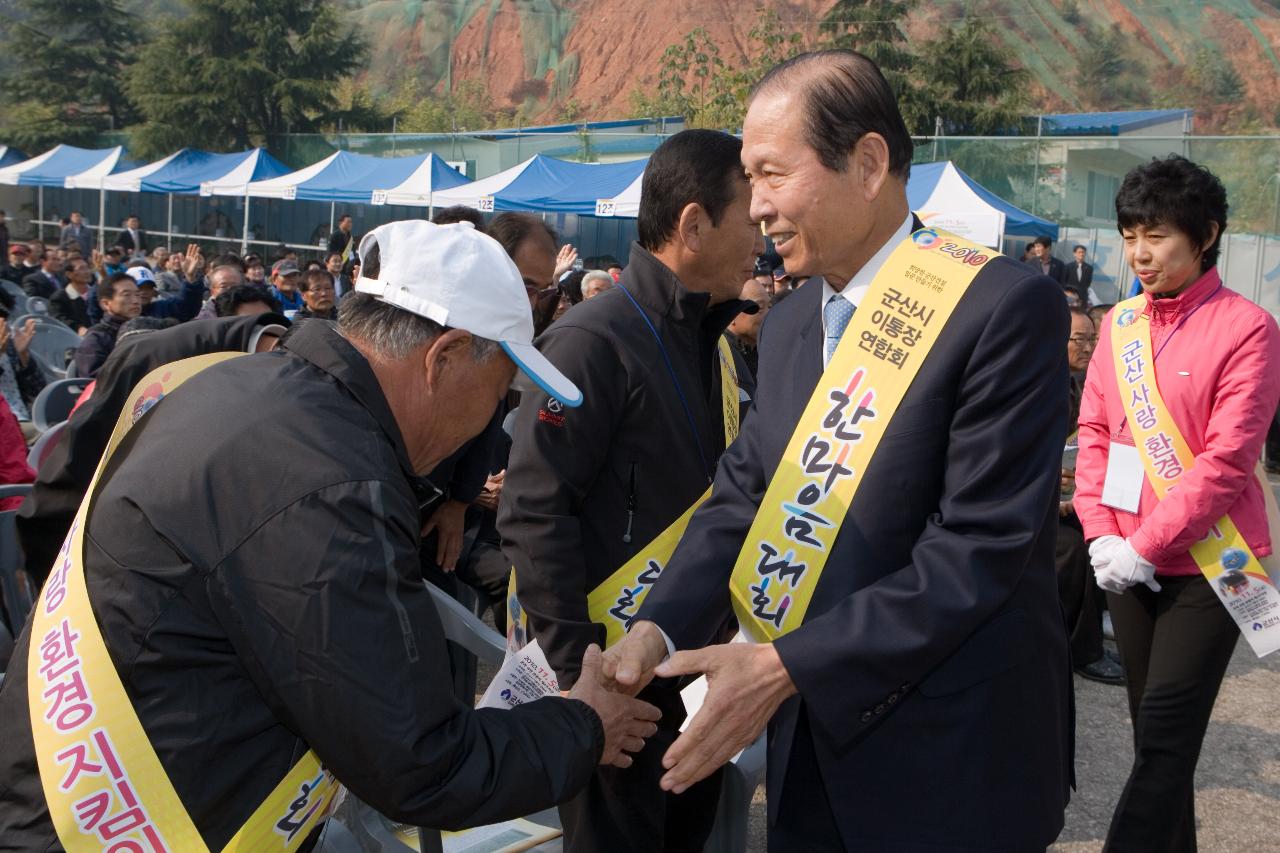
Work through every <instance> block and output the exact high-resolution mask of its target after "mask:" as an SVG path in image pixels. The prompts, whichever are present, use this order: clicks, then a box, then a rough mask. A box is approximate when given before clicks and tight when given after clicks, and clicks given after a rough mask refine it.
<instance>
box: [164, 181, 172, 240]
mask: <svg viewBox="0 0 1280 853" xmlns="http://www.w3.org/2000/svg"><path fill="white" fill-rule="evenodd" d="M164 237H165V240H164V242H165V244H166V245H169V244H172V243H173V193H169V225H168V227H166V228H165V231H164Z"/></svg>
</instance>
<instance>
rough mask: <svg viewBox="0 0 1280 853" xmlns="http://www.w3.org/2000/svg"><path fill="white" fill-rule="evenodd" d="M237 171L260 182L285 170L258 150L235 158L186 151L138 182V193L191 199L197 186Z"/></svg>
mask: <svg viewBox="0 0 1280 853" xmlns="http://www.w3.org/2000/svg"><path fill="white" fill-rule="evenodd" d="M236 170H241V171H242V172H244V173H245V175H246V178H245V179H246V180H249V181H260V180H265V179H266V178H274V177H276V176H277V175H283V174H285V173H287V172H288V171H289V167H288V166H286V165H285V164H283V163H281V162H280V161H279V160H277V159H276V158H274V157H272V156H271V155H270V154H268V153H267V152H266V151H264V150H262V149H261V148H253V149H250V150H248V151H240V152H237V153H235V154H211V153H210V152H208V151H198V150H195V149H192V148H188V149H186V150H184V151H182V152H180V153H179V154H178V156H177V157H175V158H173V159H172V160H170V161H169V163H168V164H167V165H165V166H164V168H162V169H159V170H157V171H155V172H153V173H151V174H150V175H148V176H147V177H146V178H144V179H143V180H142V185H141V190H142V191H143V192H152V193H176V194H181V195H195V194H197V193H199V192H200V185H201V184H203V183H205V182H207V181H216V180H220V179H222V178H225V177H226V176H228V175H230V174H231V173H232V172H235V171H236Z"/></svg>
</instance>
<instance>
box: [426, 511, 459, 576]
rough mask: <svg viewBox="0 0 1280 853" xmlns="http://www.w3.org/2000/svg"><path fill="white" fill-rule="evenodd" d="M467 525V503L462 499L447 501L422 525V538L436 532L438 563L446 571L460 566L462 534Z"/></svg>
mask: <svg viewBox="0 0 1280 853" xmlns="http://www.w3.org/2000/svg"><path fill="white" fill-rule="evenodd" d="M466 527H467V505H466V504H464V503H463V502H462V501H452V500H450V501H445V502H444V503H443V504H441V505H440V508H439V509H437V510H436V511H435V512H433V513H432V514H431V517H430V518H428V519H427V520H426V523H425V524H423V525H422V538H423V539H425V538H427V536H428V535H429V534H430V533H431V531H433V530H434V531H435V532H436V565H437V566H439V567H440V568H441V569H443V570H444V571H446V572H452V571H453V570H454V569H456V568H457V567H458V555H460V554H461V553H462V534H463V531H465V530H466Z"/></svg>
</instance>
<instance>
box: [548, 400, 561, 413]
mask: <svg viewBox="0 0 1280 853" xmlns="http://www.w3.org/2000/svg"><path fill="white" fill-rule="evenodd" d="M563 410H564V403H561V402H560V401H559V400H557V399H556V398H555V397H548V398H547V411H548V412H551V413H552V414H553V415H558V414H560V412H561V411H563Z"/></svg>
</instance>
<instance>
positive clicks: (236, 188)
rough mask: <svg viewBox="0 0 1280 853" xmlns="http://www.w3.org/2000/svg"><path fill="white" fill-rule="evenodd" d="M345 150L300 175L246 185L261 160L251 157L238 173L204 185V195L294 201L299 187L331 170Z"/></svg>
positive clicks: (299, 172)
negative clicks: (247, 179)
mask: <svg viewBox="0 0 1280 853" xmlns="http://www.w3.org/2000/svg"><path fill="white" fill-rule="evenodd" d="M341 153H342V152H341V151H335V152H333V153H332V154H330V155H329V156H328V157H326V158H324V159H323V160H321V161H320V162H319V163H312V164H311V165H310V166H307V167H306V168H305V169H299V170H298V171H296V172H290V173H289V174H287V175H281V176H280V177H278V178H268V179H267V180H265V181H253V182H252V183H245V179H246V178H247V176H249V175H252V174H253V170H254V168H255V167H256V165H257V158H256V157H253V158H247V159H246V160H245V162H244V163H243V164H242V165H241V167H240V168H238V169H236V170H234V171H233V172H231V173H230V174H228V175H227V176H226V177H223V178H220V179H219V180H217V181H208V182H206V183H203V184H201V185H200V195H203V196H210V195H234V196H244V195H247V196H249V197H250V198H294V197H295V196H296V194H297V191H298V185H299V184H301V183H304V182H306V181H309V180H311V179H312V178H314V177H315V176H316V175H318V174H320V173H321V172H323V171H324V170H325V169H327V168H329V164H330V163H332V162H333V161H334V160H335V159H337V157H338V155H339V154H341Z"/></svg>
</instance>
